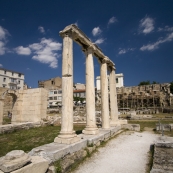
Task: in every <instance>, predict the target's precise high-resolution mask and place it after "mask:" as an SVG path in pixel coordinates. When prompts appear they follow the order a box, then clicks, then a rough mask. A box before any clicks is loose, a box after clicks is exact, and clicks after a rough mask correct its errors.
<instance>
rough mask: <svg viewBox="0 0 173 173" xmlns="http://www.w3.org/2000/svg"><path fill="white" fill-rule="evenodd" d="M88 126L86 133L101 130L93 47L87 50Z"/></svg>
mask: <svg viewBox="0 0 173 173" xmlns="http://www.w3.org/2000/svg"><path fill="white" fill-rule="evenodd" d="M86 121H87V124H86V128H85V129H84V130H83V133H84V134H90V135H92V134H97V133H98V132H99V130H98V128H97V126H96V116H95V87H94V63H93V49H92V47H89V48H88V49H87V50H86Z"/></svg>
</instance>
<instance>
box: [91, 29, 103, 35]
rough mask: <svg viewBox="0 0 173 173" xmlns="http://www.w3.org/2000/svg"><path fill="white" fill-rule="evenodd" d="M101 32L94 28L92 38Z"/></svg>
mask: <svg viewBox="0 0 173 173" xmlns="http://www.w3.org/2000/svg"><path fill="white" fill-rule="evenodd" d="M101 32H102V30H101V29H100V28H99V27H95V28H94V29H93V30H92V34H93V36H97V35H99V34H100V33H101Z"/></svg>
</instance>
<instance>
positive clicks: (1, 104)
mask: <svg viewBox="0 0 173 173" xmlns="http://www.w3.org/2000/svg"><path fill="white" fill-rule="evenodd" d="M3 109H4V100H3V99H0V125H2V122H3Z"/></svg>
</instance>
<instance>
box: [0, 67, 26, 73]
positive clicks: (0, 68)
mask: <svg viewBox="0 0 173 173" xmlns="http://www.w3.org/2000/svg"><path fill="white" fill-rule="evenodd" d="M0 70H4V71H9V72H12V73H19V74H23V73H21V72H17V71H13V70H8V69H6V68H2V67H0ZM23 75H24V74H23Z"/></svg>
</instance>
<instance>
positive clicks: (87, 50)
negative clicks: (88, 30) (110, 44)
mask: <svg viewBox="0 0 173 173" xmlns="http://www.w3.org/2000/svg"><path fill="white" fill-rule="evenodd" d="M82 51H83V52H85V53H87V52H88V53H93V52H94V51H95V47H94V45H89V46H87V47H84V46H83V47H82Z"/></svg>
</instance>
